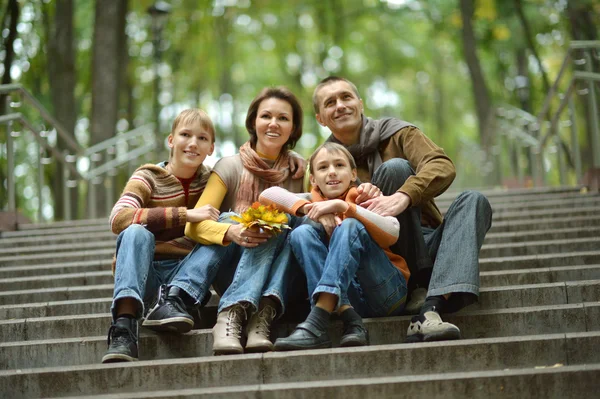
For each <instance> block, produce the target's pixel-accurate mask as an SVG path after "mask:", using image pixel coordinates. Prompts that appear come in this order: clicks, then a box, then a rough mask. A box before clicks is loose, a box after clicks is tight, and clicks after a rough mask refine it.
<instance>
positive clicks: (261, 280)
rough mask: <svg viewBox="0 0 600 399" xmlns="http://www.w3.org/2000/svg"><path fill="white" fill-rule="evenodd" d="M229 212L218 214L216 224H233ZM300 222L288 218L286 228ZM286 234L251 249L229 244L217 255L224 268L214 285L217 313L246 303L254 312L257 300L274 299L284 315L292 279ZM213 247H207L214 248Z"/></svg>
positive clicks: (291, 259) (287, 233)
mask: <svg viewBox="0 0 600 399" xmlns="http://www.w3.org/2000/svg"><path fill="white" fill-rule="evenodd" d="M231 215H232V213H230V212H225V213H222V214H221V216H220V217H219V221H220V222H224V223H234V222H232V221H231V220H230V219H229V217H230V216H231ZM300 220H301V219H300V218H297V217H294V216H290V217H289V223H288V224H289V226H290V227H293V226H294V225H295V224H298V223H299V221H300ZM288 235H289V230H284V231H283V232H281V233H280V234H278V235H276V236H275V237H271V238H269V239H268V241H267V242H265V243H263V244H261V245H259V246H258V247H254V248H245V247H241V246H239V245H237V244H235V243H231V244H229V245H228V246H227V247H221V248H229V247H231V248H230V249H229V250H225V249H218V248H217V249H216V251H220V252H221V253H222V256H223V257H224V259H221V263H223V264H224V265H225V266H223V267H222V268H221V270H220V271H219V273H218V275H217V278H216V279H215V282H214V287H215V289H216V291H217V292H218V293H219V294H222V295H221V300H220V301H219V309H218V312H221V311H222V310H224V309H226V308H228V307H230V306H232V305H235V304H237V303H241V302H248V303H250V304H251V306H252V307H253V310H257V309H258V305H259V302H260V299H261V298H262V297H265V296H271V297H275V298H277V300H278V301H279V303H280V305H281V312H278V316H281V315H282V314H283V313H285V305H286V302H287V298H288V294H289V290H290V281H292V280H293V279H294V273H297V271H296V270H295V269H297V267H296V268H294V262H293V256H292V251H291V248H290V245H289V240H288ZM214 246H215V245H211V247H214Z"/></svg>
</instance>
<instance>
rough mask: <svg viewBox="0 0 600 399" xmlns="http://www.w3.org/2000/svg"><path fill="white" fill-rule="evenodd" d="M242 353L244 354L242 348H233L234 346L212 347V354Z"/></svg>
mask: <svg viewBox="0 0 600 399" xmlns="http://www.w3.org/2000/svg"><path fill="white" fill-rule="evenodd" d="M242 354H244V350H243V349H235V348H227V349H213V356H226V355H242Z"/></svg>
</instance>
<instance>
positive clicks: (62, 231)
mask: <svg viewBox="0 0 600 399" xmlns="http://www.w3.org/2000/svg"><path fill="white" fill-rule="evenodd" d="M49 227H52V228H46V229H41V230H17V231H3V232H1V233H0V238H3V239H4V238H14V237H44V236H62V235H68V234H85V233H97V232H103V231H110V227H109V226H108V222H107V223H106V224H105V225H104V226H101V225H92V226H75V227H70V226H67V227H54V225H53V224H49Z"/></svg>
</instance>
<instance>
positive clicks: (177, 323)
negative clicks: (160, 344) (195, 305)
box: [142, 317, 194, 333]
mask: <svg viewBox="0 0 600 399" xmlns="http://www.w3.org/2000/svg"><path fill="white" fill-rule="evenodd" d="M142 327H146V328H149V329H150V330H153V331H160V332H163V331H164V332H169V331H171V332H178V333H186V332H188V331H190V330H191V329H192V328H193V327H194V321H193V320H190V319H188V318H186V317H174V318H172V319H163V320H148V319H146V320H144V322H143V323H142Z"/></svg>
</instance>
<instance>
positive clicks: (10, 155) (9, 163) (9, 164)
mask: <svg viewBox="0 0 600 399" xmlns="http://www.w3.org/2000/svg"><path fill="white" fill-rule="evenodd" d="M10 108H11V104H10V94H9V95H7V96H6V111H7V112H9V110H10ZM13 137H14V136H13V122H12V121H9V122H8V123H7V125H6V174H7V176H6V186H7V187H6V194H7V195H8V198H7V202H8V209H7V210H8V211H9V212H15V211H16V210H17V197H16V190H15V152H14V145H15V144H14V140H13Z"/></svg>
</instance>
